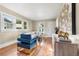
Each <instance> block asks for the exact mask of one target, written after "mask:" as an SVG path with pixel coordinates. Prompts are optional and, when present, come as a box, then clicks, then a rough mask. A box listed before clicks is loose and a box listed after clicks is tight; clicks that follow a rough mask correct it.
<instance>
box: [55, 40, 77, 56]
mask: <svg viewBox="0 0 79 59" xmlns="http://www.w3.org/2000/svg"><path fill="white" fill-rule="evenodd" d="M77 49H78V46H77V44H72V43H69V42H68V43H67V42H57V41H55V43H54V55H55V56H77Z"/></svg>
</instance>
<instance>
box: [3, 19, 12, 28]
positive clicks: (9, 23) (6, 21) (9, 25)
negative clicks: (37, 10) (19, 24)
mask: <svg viewBox="0 0 79 59" xmlns="http://www.w3.org/2000/svg"><path fill="white" fill-rule="evenodd" d="M12 28H13V24H12V22H11V21H10V20H8V19H7V18H4V29H12Z"/></svg>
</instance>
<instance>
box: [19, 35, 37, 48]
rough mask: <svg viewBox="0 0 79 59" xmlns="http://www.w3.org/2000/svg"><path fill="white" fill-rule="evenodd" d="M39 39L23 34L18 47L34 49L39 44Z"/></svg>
mask: <svg viewBox="0 0 79 59" xmlns="http://www.w3.org/2000/svg"><path fill="white" fill-rule="evenodd" d="M36 40H37V38H36V37H33V38H32V36H31V34H21V35H20V38H18V46H19V47H22V48H27V49H32V48H34V47H35V45H36V43H37V41H36Z"/></svg>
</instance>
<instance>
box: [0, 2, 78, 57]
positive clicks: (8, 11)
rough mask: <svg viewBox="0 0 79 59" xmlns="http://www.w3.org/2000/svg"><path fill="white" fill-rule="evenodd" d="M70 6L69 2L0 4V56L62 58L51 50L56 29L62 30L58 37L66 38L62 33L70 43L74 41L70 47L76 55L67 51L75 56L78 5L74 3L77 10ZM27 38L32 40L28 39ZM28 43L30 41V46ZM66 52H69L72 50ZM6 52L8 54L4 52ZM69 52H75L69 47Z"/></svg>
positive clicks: (58, 53)
mask: <svg viewBox="0 0 79 59" xmlns="http://www.w3.org/2000/svg"><path fill="white" fill-rule="evenodd" d="M73 6H74V4H71V3H36V4H35V3H23V4H22V3H12V4H11V3H3V4H0V55H1V56H3V55H5V56H9V55H18V56H27V55H31V56H54V55H64V54H62V53H60V52H56V50H54V49H55V47H54V43H55V41H54V39H55V37H56V36H57V32H56V31H57V29H59V30H58V31H62V33H59V36H60V38H61V37H65V35H64V33H66V34H68V36H67V37H68V38H69V39H71V41H72V42H73V43H74V42H75V43H74V44H75V45H72V47H75V52H74V54H73V52H72V53H71V52H69V55H77V52H78V51H77V45H78V41H79V40H78V36H77V34H78V32H79V30H78V29H79V28H78V21H79V20H78V19H79V17H78V16H75V15H78V14H79V13H78V9H79V4H76V7H78V8H76V9H75V7H73ZM75 10H76V11H75ZM72 11H73V12H72ZM72 16H73V18H72ZM75 19H76V21H75ZM75 22H76V23H75ZM61 34H63V35H64V36H63V35H61ZM72 34H73V35H72ZM29 36H31V37H32V36H33V37H32V38H29V39H28V38H27V37H29ZM56 38H57V37H56ZM25 39H26V40H25ZM27 39H28V40H30V41H28V40H27ZM32 39H33V40H32ZM61 39H62V38H61ZM66 39H67V38H66ZM17 41H18V42H17ZM21 41H22V42H21ZM30 42H33V44H32V43H30ZM25 43H27V44H25ZM23 44H24V45H23ZM29 44H30V45H29ZM57 44H59V43H57ZM67 45H68V44H67ZM55 46H56V45H55ZM8 49H9V51H8ZM56 49H58V48H56ZM62 49H63V48H62ZM62 49H61V50H62ZM69 49H70V50H71V48H69ZM59 50H60V49H59ZM59 50H57V51H59ZM70 50H69V51H70ZM5 51H7V52H6V53H4V52H5ZM65 51H66V50H65ZM72 51H74V48H72ZM66 52H67V51H66ZM64 53H65V52H64ZM66 55H68V53H66Z"/></svg>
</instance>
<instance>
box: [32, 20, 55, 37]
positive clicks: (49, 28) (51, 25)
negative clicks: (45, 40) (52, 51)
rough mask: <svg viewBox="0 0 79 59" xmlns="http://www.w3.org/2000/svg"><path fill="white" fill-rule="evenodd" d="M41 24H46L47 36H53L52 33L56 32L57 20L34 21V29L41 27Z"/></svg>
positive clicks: (45, 31) (45, 32)
mask: <svg viewBox="0 0 79 59" xmlns="http://www.w3.org/2000/svg"><path fill="white" fill-rule="evenodd" d="M40 24H43V25H44V34H45V36H49V37H51V36H52V34H54V33H55V31H54V29H55V26H56V21H55V20H49V21H48V20H47V21H46V20H45V21H35V22H34V23H33V26H34V27H33V30H34V31H38V30H39V27H40Z"/></svg>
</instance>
